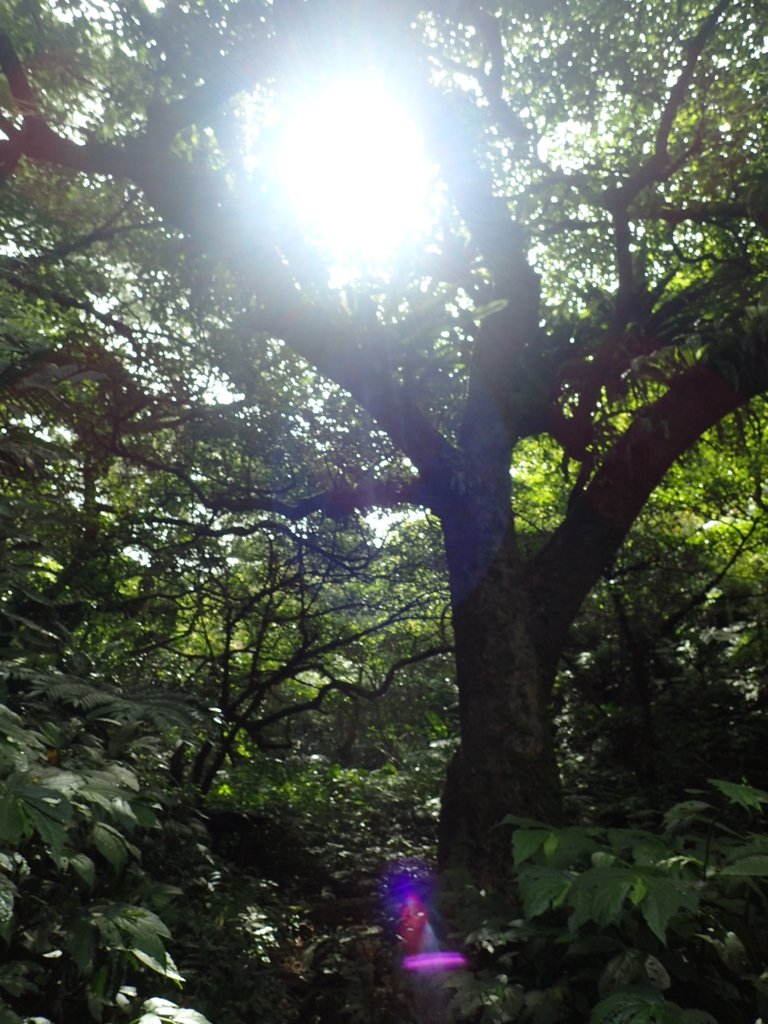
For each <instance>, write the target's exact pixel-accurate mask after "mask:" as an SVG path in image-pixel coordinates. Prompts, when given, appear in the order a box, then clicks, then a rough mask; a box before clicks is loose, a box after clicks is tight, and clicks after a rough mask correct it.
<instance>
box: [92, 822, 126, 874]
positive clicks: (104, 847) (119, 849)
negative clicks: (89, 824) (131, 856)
mask: <svg viewBox="0 0 768 1024" xmlns="http://www.w3.org/2000/svg"><path fill="white" fill-rule="evenodd" d="M92 836H93V843H94V846H95V847H96V849H97V850H98V851H99V853H100V854H101V855H102V856H103V857H104V858H105V859H106V860H107V861H109V863H110V864H111V865H112V867H113V868H114V869H115V872H116V873H117V874H119V873H120V872H121V871H122V870H123V868H124V867H125V866H126V864H127V863H128V846H127V844H126V841H125V839H123V837H122V836H121V835H120V833H119V832H118V831H117V829H115V828H113V827H112V826H111V825H107V824H105V823H104V822H101V821H97V822H96V824H95V825H94V826H93V832H92Z"/></svg>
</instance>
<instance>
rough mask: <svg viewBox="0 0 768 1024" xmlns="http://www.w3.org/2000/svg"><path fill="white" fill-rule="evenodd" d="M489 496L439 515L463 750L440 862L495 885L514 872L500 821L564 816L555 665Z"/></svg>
mask: <svg viewBox="0 0 768 1024" xmlns="http://www.w3.org/2000/svg"><path fill="white" fill-rule="evenodd" d="M487 497H488V496H487V495H486V501H485V502H483V506H484V507H480V506H479V504H478V503H476V502H473V501H471V500H465V501H464V502H462V503H461V506H462V507H461V508H459V509H458V510H456V511H455V513H454V514H451V515H449V516H446V517H444V519H443V529H444V536H445V546H446V559H447V563H448V571H449V577H450V582H451V592H452V602H453V625H454V634H455V645H456V674H457V684H458V690H459V708H460V722H461V748H460V751H459V753H458V754H457V756H456V758H455V759H454V762H453V763H452V765H451V766H450V769H449V772H448V776H447V780H446V785H445V790H444V794H443V803H442V808H441V819H440V828H439V851H438V859H439V862H440V866H441V868H453V867H461V868H467V869H469V871H470V873H471V875H472V877H473V878H474V880H475V881H476V882H477V883H478V884H479V885H481V886H483V887H486V888H491V889H498V888H500V887H503V886H504V883H505V880H508V879H509V877H510V874H511V867H512V859H511V850H510V830H509V829H508V828H503V827H499V826H500V822H501V821H502V820H503V818H504V817H505V816H506V815H507V814H516V815H521V816H524V817H531V818H537V819H541V820H544V821H548V822H551V823H553V824H555V823H557V822H560V821H561V820H562V813H563V812H562V800H561V793H560V783H559V773H558V767H557V761H556V757H555V748H554V742H553V736H552V728H551V723H550V715H549V709H548V695H549V692H550V688H551V679H549V678H548V677H547V674H548V673H547V670H545V669H544V668H543V666H544V665H546V664H552V662H553V659H552V658H551V657H549V658H546V659H545V658H543V657H542V656H541V652H540V651H539V650H537V643H536V639H535V637H536V635H537V632H536V631H535V630H534V629H532V621H531V609H530V605H529V600H528V593H527V587H526V581H525V576H524V567H523V565H522V563H521V560H520V556H519V553H518V550H517V544H516V539H515V533H514V524H513V522H512V519H511V516H510V515H509V513H508V511H506V510H508V509H509V502H508V501H506V502H503V503H499V502H493V504H495V505H496V509H497V510H499V508H502V509H504V510H505V511H504V513H503V516H501V514H500V513H499V512H498V511H497V512H496V513H494V512H493V511H492V510H491V508H490V506H489V504H488V501H487ZM494 516H495V517H496V518H495V519H494ZM549 653H551V652H549ZM555 661H556V659H555Z"/></svg>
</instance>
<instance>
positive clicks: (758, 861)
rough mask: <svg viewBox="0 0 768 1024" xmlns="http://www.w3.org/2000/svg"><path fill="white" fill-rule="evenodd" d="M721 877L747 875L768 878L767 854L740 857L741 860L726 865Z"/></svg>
mask: <svg viewBox="0 0 768 1024" xmlns="http://www.w3.org/2000/svg"><path fill="white" fill-rule="evenodd" d="M720 874H721V875H748V876H753V877H765V876H768V854H753V855H752V856H750V857H742V858H741V860H737V861H734V862H733V863H732V864H727V865H726V866H725V867H724V868H723V869H722V871H721V872H720Z"/></svg>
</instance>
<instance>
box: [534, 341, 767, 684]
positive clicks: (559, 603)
mask: <svg viewBox="0 0 768 1024" xmlns="http://www.w3.org/2000/svg"><path fill="white" fill-rule="evenodd" d="M734 347H735V346H734ZM756 362H757V360H756ZM765 378H766V371H765V368H764V367H763V368H762V370H760V368H759V367H758V366H756V367H755V372H754V374H752V375H749V376H748V375H747V374H744V380H745V386H744V387H743V388H742V389H739V388H737V387H734V386H733V384H731V383H729V381H728V380H726V379H725V377H723V376H722V375H721V374H720V373H719V372H718V371H717V370H716V369H715V368H712V367H707V366H703V365H700V366H696V367H693V368H692V369H690V370H689V371H687V372H686V373H684V374H682V375H681V376H680V377H679V378H677V379H676V380H674V381H672V383H671V384H670V386H669V389H668V391H667V392H666V393H665V394H664V395H662V396H661V398H659V399H657V400H656V401H655V402H654V403H653V404H652V405H650V406H648V407H647V408H646V409H644V410H640V411H639V412H638V413H637V415H636V418H635V420H634V422H633V424H632V425H631V426H630V427H629V429H628V430H627V431H626V433H625V434H624V435H623V436H622V437H621V438H620V439H619V440H618V441H617V442H616V444H615V445H614V447H613V448H612V449H611V451H610V452H609V453H608V454H607V456H606V457H605V459H604V460H603V463H602V465H601V466H600V468H599V469H598V471H597V472H596V473H595V475H594V477H593V478H592V480H591V482H590V484H589V485H588V486H587V488H586V489H585V490H584V491H583V492H582V493H581V494H579V495H578V496H577V498H576V500H575V501H574V502H573V505H572V506H571V508H570V510H569V512H568V515H567V516H566V518H565V520H564V521H563V522H562V524H561V525H560V527H559V528H558V529H557V530H556V531H555V533H554V534H553V536H552V538H551V539H550V541H549V543H548V544H547V545H546V546H545V547H544V548H543V549H542V550H541V551H540V552H539V554H538V555H537V556H536V557H535V558H534V559H533V560H532V562H531V578H532V579H533V581H534V583H533V596H534V604H535V607H536V613H537V619H538V621H539V622H540V624H541V625H540V629H541V633H542V640H543V646H542V649H543V650H552V651H553V652H556V651H557V650H558V649H559V646H560V644H561V643H562V641H563V639H564V636H565V634H566V632H567V630H568V629H569V628H570V625H571V623H572V622H573V619H574V617H575V616H576V614H577V613H578V610H579V608H580V606H581V604H582V602H583V600H584V598H585V597H586V595H587V593H588V592H589V591H590V589H591V588H592V587H593V586H594V584H595V583H596V582H597V580H598V579H599V577H600V575H601V573H602V572H603V571H604V569H605V567H606V566H607V565H609V564H610V561H611V559H612V558H613V556H614V555H615V553H616V551H617V550H618V548H619V546H620V545H621V543H622V542H623V540H624V538H625V537H626V535H627V533H628V532H629V530H630V528H631V526H632V524H633V523H634V521H635V519H636V518H637V516H638V515H639V514H640V512H641V511H642V509H643V507H644V505H645V503H646V501H647V500H648V498H649V496H650V494H651V493H652V491H653V490H654V489H655V488H656V486H657V485H658V484H659V483H660V481H661V480H662V478H663V476H664V475H665V473H666V472H667V470H668V469H669V468H670V466H671V465H672V464H673V463H674V462H675V460H676V459H678V458H679V457H680V456H681V455H682V454H683V453H684V452H685V451H687V450H688V449H689V448H690V447H691V446H692V445H693V444H695V443H696V441H697V440H698V439H699V438H700V437H701V435H702V434H703V433H704V432H705V431H707V430H708V429H709V428H710V427H712V426H714V425H715V424H716V423H718V422H719V421H720V420H722V419H723V418H724V417H725V416H727V415H728V414H729V413H731V412H733V411H734V410H735V409H737V408H739V406H741V405H743V404H744V403H745V402H746V401H747V400H748V399H749V398H750V397H751V396H752V395H754V394H756V393H758V392H759V391H760V390H761V389H763V388H764V387H765V386H766V384H768V381H767V380H766V379H765ZM553 581H554V583H553ZM552 667H554V666H552Z"/></svg>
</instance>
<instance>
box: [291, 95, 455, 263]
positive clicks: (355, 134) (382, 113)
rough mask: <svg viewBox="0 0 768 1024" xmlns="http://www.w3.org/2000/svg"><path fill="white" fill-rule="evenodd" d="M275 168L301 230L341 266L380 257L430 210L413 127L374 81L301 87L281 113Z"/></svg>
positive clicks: (420, 227) (413, 233)
mask: <svg viewBox="0 0 768 1024" xmlns="http://www.w3.org/2000/svg"><path fill="white" fill-rule="evenodd" d="M277 172H278V178H279V182H280V186H281V188H282V190H283V191H284V194H285V197H286V199H287V201H288V202H289V204H290V206H291V208H292V209H293V210H294V212H295V215H296V218H297V220H298V221H299V223H300V225H301V227H302V229H303V231H304V232H305V233H306V235H307V237H308V238H309V239H310V240H311V241H312V242H314V243H315V244H317V245H318V246H320V247H322V248H323V249H324V250H325V251H326V252H327V253H328V254H329V256H330V257H331V259H332V261H333V262H335V263H337V264H340V265H342V266H346V267H348V268H350V267H352V268H358V267H361V266H368V267H371V266H373V267H376V266H381V265H383V264H386V263H387V262H388V261H389V260H391V259H392V258H393V257H394V256H395V255H396V252H397V250H398V248H399V247H400V246H401V245H402V244H403V243H404V242H405V241H407V240H409V239H412V238H416V237H418V236H419V235H422V234H423V233H424V232H426V231H427V229H428V228H429V226H430V223H431V222H432V220H433V218H434V212H435V208H436V205H437V200H436V193H437V189H436V185H435V180H434V168H433V166H432V164H431V163H430V161H429V160H428V158H427V156H426V154H425V151H424V143H423V139H422V136H421V133H420V132H419V130H418V128H417V126H416V125H415V124H414V122H413V121H412V120H411V118H410V117H409V116H408V114H407V113H406V112H405V111H404V110H403V109H402V108H401V107H399V106H398V104H397V103H396V102H395V101H394V100H393V99H392V98H391V97H390V96H389V95H388V94H387V91H386V90H385V89H384V87H383V86H382V85H380V84H376V83H371V82H361V81H355V80H351V81H344V82H338V83H336V84H334V85H332V86H329V87H326V88H324V89H322V90H321V91H320V92H319V93H316V94H314V95H305V96H304V97H303V99H302V101H301V102H297V103H296V104H295V105H294V107H293V109H292V111H290V112H289V113H288V115H287V117H286V118H285V121H284V126H283V129H282V131H281V132H280V141H279V144H278V149H277Z"/></svg>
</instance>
